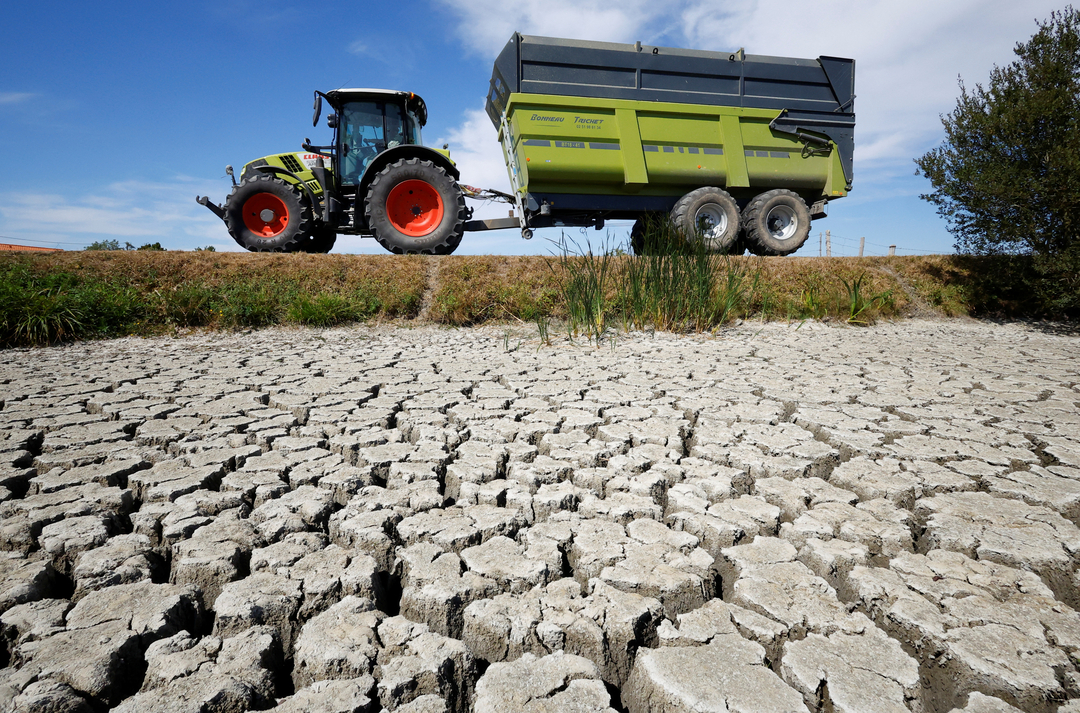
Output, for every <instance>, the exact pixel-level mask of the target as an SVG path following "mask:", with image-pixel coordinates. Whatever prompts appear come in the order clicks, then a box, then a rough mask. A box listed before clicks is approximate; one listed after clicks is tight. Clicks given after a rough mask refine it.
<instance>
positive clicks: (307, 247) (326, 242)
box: [300, 227, 337, 253]
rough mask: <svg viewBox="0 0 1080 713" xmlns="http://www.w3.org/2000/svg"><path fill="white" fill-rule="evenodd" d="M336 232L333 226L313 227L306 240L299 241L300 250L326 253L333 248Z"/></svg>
mask: <svg viewBox="0 0 1080 713" xmlns="http://www.w3.org/2000/svg"><path fill="white" fill-rule="evenodd" d="M335 242H337V233H335V232H334V230H333V228H326V227H320V228H315V229H314V230H313V231H312V233H311V235H310V236H309V237H308V239H307V240H304V241H303V242H301V243H300V250H301V251H302V252H306V253H328V252H330V251H331V250H333V249H334V243H335Z"/></svg>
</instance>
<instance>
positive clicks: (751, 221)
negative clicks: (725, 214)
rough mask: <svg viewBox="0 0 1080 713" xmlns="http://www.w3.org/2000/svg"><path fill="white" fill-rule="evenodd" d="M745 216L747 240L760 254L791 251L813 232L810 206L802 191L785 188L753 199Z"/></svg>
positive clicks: (778, 253)
mask: <svg viewBox="0 0 1080 713" xmlns="http://www.w3.org/2000/svg"><path fill="white" fill-rule="evenodd" d="M742 220H743V229H744V230H745V231H746V241H747V243H748V244H749V247H750V251H751V252H753V253H754V254H756V255H790V254H791V253H793V252H795V251H796V250H798V249H799V248H801V247H802V246H803V243H805V242H806V238H807V237H809V235H810V209H809V208H807V207H806V202H805V201H804V200H803V199H802V198H800V197H799V194H798V193H795V192H794V191H789V190H786V189H784V188H777V189H775V190H772V191H767V192H765V193H762V194H761V195H759V196H757V197H756V198H754V200H752V201H750V203H748V204H747V206H746V208H745V209H744V210H743V217H742Z"/></svg>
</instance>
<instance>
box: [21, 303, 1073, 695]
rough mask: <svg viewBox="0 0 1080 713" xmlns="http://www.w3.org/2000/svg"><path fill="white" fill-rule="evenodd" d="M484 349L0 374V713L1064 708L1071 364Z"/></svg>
mask: <svg viewBox="0 0 1080 713" xmlns="http://www.w3.org/2000/svg"><path fill="white" fill-rule="evenodd" d="M516 343H517V342H516V339H514V338H511V339H509V340H508V339H505V338H504V336H503V332H502V331H501V330H498V329H478V330H457V331H451V330H443V329H437V328H430V327H425V328H417V329H404V328H390V327H361V328H354V329H340V330H332V331H325V332H315V331H290V330H268V331H262V332H256V333H252V334H209V335H203V336H195V337H186V338H179V339H168V338H163V339H145V340H144V339H125V340H118V341H111V342H95V343H85V344H76V345H73V346H66V347H63V348H52V349H36V350H11V351H6V352H0V486H2V487H0V545H2V550H3V551H2V552H0V710H5V711H20V712H24V711H25V712H31V711H42V712H44V711H49V712H56V713H67V712H69V711H71V712H74V711H103V710H108V709H112V710H117V711H123V712H125V713H133V712H135V711H139V712H140V713H142V712H146V711H151V712H152V711H176V712H182V713H187V712H189V711H190V712H192V713H194V712H196V711H207V712H210V711H213V712H219V713H231V712H233V711H243V710H263V709H270V708H273V709H275V710H279V711H288V712H290V713H291V712H293V711H297V712H299V711H325V712H327V713H345V712H348V713H359V712H362V711H371V712H373V713H374V712H378V711H383V710H385V711H398V712H400V713H420V712H424V713H436V712H447V713H466V712H468V711H475V712H476V713H492V712H496V711H499V712H502V711H505V712H507V713H510V712H516V711H530V712H539V711H569V712H582V713H584V712H589V711H619V710H624V711H630V712H631V713H646V712H655V713H675V712H677V711H678V712H681V711H695V712H706V711H732V712H737V713H751V712H754V713H764V712H771V711H775V712H777V713H788V712H792V713H793V712H795V711H823V712H841V711H844V712H850V713H856V712H867V713H879V712H884V713H889V712H892V711H896V712H901V711H913V712H919V711H925V712H926V713H937V712H939V711H940V712H943V713H947V712H948V711H967V712H969V713H975V712H979V713H990V712H994V713H998V712H1002V711H1015V710H1021V711H1027V712H1029V713H1043V712H1047V713H1049V712H1052V711H1062V712H1066V711H1072V712H1074V713H1075V712H1077V711H1080V658H1078V655H1080V615H1078V613H1077V607H1080V589H1078V584H1080V572H1078V568H1077V564H1078V553H1080V529H1078V528H1077V525H1076V523H1077V522H1078V518H1080V409H1078V403H1080V376H1078V375H1077V371H1078V361H1077V345H1078V340H1077V338H1076V337H1071V336H1062V335H1056V334H1052V333H1048V332H1046V331H1039V330H1038V329H1036V328H1034V327H1031V326H1024V325H993V324H983V323H974V322H966V321H957V322H918V321H914V322H904V323H900V324H886V325H878V326H876V327H872V328H867V329H846V328H837V327H828V326H821V325H812V324H808V325H804V326H803V327H802V328H799V329H796V328H795V327H790V326H786V325H765V326H763V327H762V326H753V327H751V326H743V327H738V328H733V329H729V330H726V331H724V332H722V334H721V335H720V336H719V337H714V338H706V337H692V336H691V337H686V336H682V337H676V336H670V335H659V334H658V335H646V334H637V335H630V336H623V337H620V338H619V340H618V341H617V342H616V343H615V344H614V346H610V345H607V344H605V345H604V346H603V347H602V348H600V349H595V348H583V347H581V346H573V345H570V344H556V345H554V346H545V347H539V348H538V345H537V344H536V343H535V341H533V342H532V343H529V342H526V343H524V344H522V345H521V346H520V347H519V348H516V349H515V348H514V345H515V344H516ZM508 346H509V347H510V348H509V350H508V349H507V347H508Z"/></svg>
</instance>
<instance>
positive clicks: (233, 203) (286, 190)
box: [225, 173, 312, 253]
mask: <svg viewBox="0 0 1080 713" xmlns="http://www.w3.org/2000/svg"><path fill="white" fill-rule="evenodd" d="M225 225H226V226H227V227H228V228H229V234H230V235H232V237H233V240H235V241H236V242H237V244H238V245H240V247H242V248H245V249H246V250H250V251H252V252H273V253H287V252H294V251H296V250H299V249H300V245H301V243H303V242H305V241H306V240H308V235H309V234H310V232H311V227H312V226H311V211H310V209H309V208H308V207H307V205H305V203H304V201H303V199H302V198H301V196H300V194H299V193H298V192H297V191H296V189H294V188H293V187H292V186H290V185H289V184H288V183H285V182H284V181H282V180H281V179H280V178H276V177H274V176H270V175H267V174H265V173H262V174H256V175H250V176H248V178H245V179H244V180H243V181H242V182H241V183H240V185H238V186H236V187H235V188H233V190H232V193H230V194H229V197H228V198H226V199H225Z"/></svg>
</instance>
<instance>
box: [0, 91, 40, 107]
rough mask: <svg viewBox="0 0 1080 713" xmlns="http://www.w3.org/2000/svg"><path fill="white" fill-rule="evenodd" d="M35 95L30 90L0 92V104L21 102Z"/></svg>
mask: <svg viewBox="0 0 1080 713" xmlns="http://www.w3.org/2000/svg"><path fill="white" fill-rule="evenodd" d="M36 96H37V94H34V93H32V92H0V104H22V103H23V102H27V101H30V100H31V99H33V98H34V97H36Z"/></svg>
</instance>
